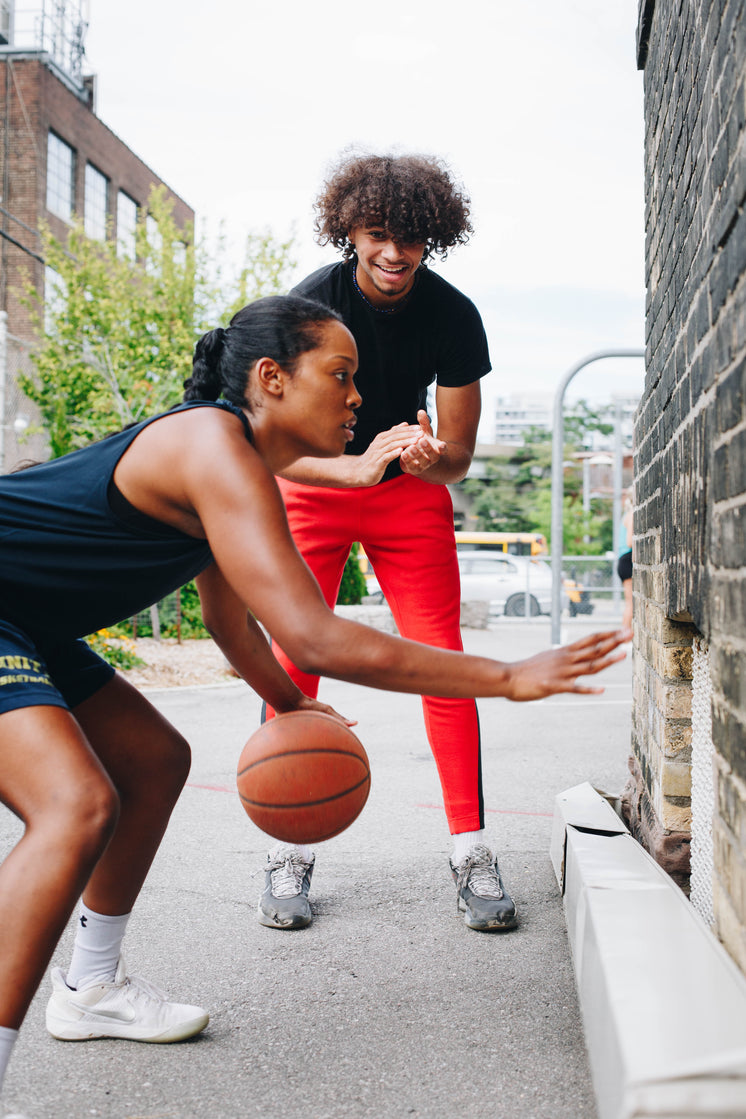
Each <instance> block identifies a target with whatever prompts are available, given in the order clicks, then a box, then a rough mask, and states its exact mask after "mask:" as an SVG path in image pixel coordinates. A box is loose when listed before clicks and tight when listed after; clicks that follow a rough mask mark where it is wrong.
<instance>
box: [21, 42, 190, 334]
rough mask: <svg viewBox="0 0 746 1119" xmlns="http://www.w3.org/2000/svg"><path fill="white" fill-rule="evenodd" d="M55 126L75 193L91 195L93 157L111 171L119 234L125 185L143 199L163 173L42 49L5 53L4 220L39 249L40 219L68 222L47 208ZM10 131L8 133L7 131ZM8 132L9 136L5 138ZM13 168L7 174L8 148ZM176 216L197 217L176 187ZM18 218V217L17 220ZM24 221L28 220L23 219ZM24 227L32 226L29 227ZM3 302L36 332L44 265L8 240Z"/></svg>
mask: <svg viewBox="0 0 746 1119" xmlns="http://www.w3.org/2000/svg"><path fill="white" fill-rule="evenodd" d="M50 129H52V130H53V131H54V132H56V133H57V134H58V135H59V136H60V137H61V138H62V139H63V140H64V141H65V142H66V143H67V144H69V145H70V147H71V148H73V150H74V151H75V153H76V160H75V199H76V205H77V208H78V209H80V208H81V207H82V202H83V199H84V177H85V167H86V163H87V162H91V163H93V164H94V165H95V167H96V168H97V169H98V170H99V171H101V172H102V173H103V174H104V175H106V177H107V178H108V179H109V184H110V187H109V209H110V216H111V219H112V222H113V232H114V235H116V200H117V193H118V191H120V190H122V191H124V192H125V193H126V194H128V195H129V196H130V198H132V199H133V200H134V201H135V202H137V203H138V204H139V205H140V206H142V207H144V206H145V204H146V202H147V200H148V196H149V194H150V191H151V188H152V187H153V186H157V185H160V184H161V182H162V180H161V179H159V178H158V176H157V175H156V174H155V173H154V172H153V171H151V169H150V168H149V167H147V166H146V164H145V163H143V161H142V160H141V159H139V158H138V156H136V155H135V154H134V152H132V151H130V149H129V148H128V147H127V145H126V144H125V143H123V142H122V140H120V139H119V137H118V136H116V135H115V134H114V133H113V132H112V131H111V129H109V128H107V126H106V125H105V124H104V123H103V121H101V120H99V118H98V117H97V116H96V115H95V114H94V113H93V111H92V110H91V107H90V98H89V97H88V95H87V94H83V93H81V95H80V96H78V95H76V93H75V92H74V91H73V89H72V88H70V87H68V85H67V84H65V82H63V81H62V80H61V79H60V77H58V75H57V73H56V71H55V70H53V69H52V68H50V67H49V66H48V65H47V64H46V63H45V61H44V56H43V55H41V54H40V53H39V52H28V53H22V52H19V53H17V54H13V55H3V56H2V57H0V184H2V183H5V189H4V196H3V201H2V203H1V204H2V207H3V209H4V210H6V211H9V213H10V214H11V215H12V217H10V218H8V217H7V215H2V214H0V219H2V220H1V222H0V224H2V228H3V230H4V231H6V232H7V233H9V234H10V235H11V236H12V237H14V238H15V239H16V240H19V241H22V242H23V244H24V245H26V247H27V248H29V249H31V250H32V251H33V252H36V253H38V252H39V239H38V236H36V234H35V233H34V232H32V231H34V230H36V229H37V227H38V223H39V221H40V220H41V219H44V220H46V221H47V222H48V224H49V226H50V228H51V229H52V232H53V233H54V234H55V235H56V236H64V234H65V229H66V224H65V222H64V221H61V220H60V219H59V218H57V217H56V216H55V215H54V214H50V213H49V212H48V211H47V209H46V204H45V202H46V159H47V134H48V132H49V130H50ZM6 134H7V136H6ZM6 139H7V143H6ZM6 152H7V153H8V155H7V159H8V175H7V178H6V177H5V174H4V172H5V153H6ZM169 195H170V197H171V198H172V200H173V204H174V209H173V214H174V219H175V221H176V222H177V224H178V225H180V226H182V227H183V226H185V225H187V224H188V223H191V222H193V221H194V212H193V210H192V209H191V208H190V207H189V206H188V205H187V204H186V202H184V200H183V199H181V198H180V197H179V196H178V195H177V194H175V193H174V192H173V191H169ZM15 219H18V220H15ZM21 223H22V224H21ZM24 226H25V227H30V230H29V229H27V228H24ZM1 248H2V253H3V257H2V264H3V269H2V273H3V274H2V285H3V288H4V290H3V291H2V292H0V296H2V297H3V298H4V301H5V302H4V304H3V298H0V309H6V310H7V311H8V328H9V330H10V331H11V332H12V333H14V334H16V335H18V336H19V337H21V338H28V337H30V334H31V332H30V326H29V321H28V314H27V311H26V310H25V309H24V307H23V305H22V303H21V301H20V292H21V289H22V284H23V281H24V277H28V278H31V279H33V281H34V283H35V285H38V284H39V283H40V282H41V279H42V270H41V265H40V264H39V263H38V262H36V261H34V259H33V257H31V256H29V255H28V253H24V252H23V251H22V250H21V249H19V248H16V247H15V246H13V245H12V243H10V242H8V241H4V244H3V245H2V246H1Z"/></svg>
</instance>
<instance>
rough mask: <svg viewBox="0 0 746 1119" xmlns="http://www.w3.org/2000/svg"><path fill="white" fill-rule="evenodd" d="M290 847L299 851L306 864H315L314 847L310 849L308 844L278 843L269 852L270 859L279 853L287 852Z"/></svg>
mask: <svg viewBox="0 0 746 1119" xmlns="http://www.w3.org/2000/svg"><path fill="white" fill-rule="evenodd" d="M288 847H292V849H293V850H294V851H297V852H298V854H299V855H300V857H301V858H302V859H303V862H304V863H312V862H313V857H314V856H313V847H309V846H308V844H307V843H276V844H275V846H274V847H272V848H271V850H270V852H269V854H270V857H272V856H273V855H276V854H277V852H278V851H281V850H287V848H288Z"/></svg>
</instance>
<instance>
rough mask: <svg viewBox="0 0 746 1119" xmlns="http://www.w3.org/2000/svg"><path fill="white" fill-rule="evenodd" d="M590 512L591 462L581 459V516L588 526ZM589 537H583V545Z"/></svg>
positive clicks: (587, 541) (587, 459) (586, 534)
mask: <svg viewBox="0 0 746 1119" xmlns="http://www.w3.org/2000/svg"><path fill="white" fill-rule="evenodd" d="M590 512H591V460H590V459H589V458H584V459H583V516H584V517H585V523H586V525H587V524H588V519H589V517H590ZM590 540H591V538H590V536H589V535H588V533H587V532H586V533H584V535H583V543H584V544H589V543H590Z"/></svg>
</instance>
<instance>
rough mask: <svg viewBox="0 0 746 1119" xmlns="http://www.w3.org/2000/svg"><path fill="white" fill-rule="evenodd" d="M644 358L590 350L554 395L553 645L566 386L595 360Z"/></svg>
mask: <svg viewBox="0 0 746 1119" xmlns="http://www.w3.org/2000/svg"><path fill="white" fill-rule="evenodd" d="M616 357H636V358H641V357H642V358H644V357H645V351H644V350H599V351H598V352H597V353H593V354H589V355H588V357H584V358H583V360H582V361H579V362H578V363H577V365H573V367H572V369H568V371H567V373H565V375H564V377H563V378H562V380H561V381H560V383H559V385H558V386H557V391H556V393H555V396H554V421H553V425H552V645H559V643H560V614H561V613H562V558H563V557H562V551H563V539H562V530H563V524H562V520H563V508H562V503H563V500H564V477H563V469H562V463H563V461H564V453H565V417H564V412H563V402H564V399H565V392H566V390H567V386H568V385H569V384H570V381H571V380H572V379H573V377H574V376H575V375H576V374H577V373H579V372H580V370H581V369H585V367H586V365H591V364H592V363H593V362H594V361H604V360H605V359H606V358H616Z"/></svg>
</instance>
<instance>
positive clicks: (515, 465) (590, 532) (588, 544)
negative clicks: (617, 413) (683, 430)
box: [460, 400, 614, 555]
mask: <svg viewBox="0 0 746 1119" xmlns="http://www.w3.org/2000/svg"><path fill="white" fill-rule="evenodd" d="M612 412H613V406H612V405H608V406H602V407H600V408H592V407H591V406H590V405H589V404H588V403H587V401H584V400H581V401H579V402H578V403H577V404H576V405H574V407H573V409H572V411H571V412H568V414H567V415H566V416H565V424H564V428H565V446H564V456H563V457H564V461H565V463H568V464H571V465H566V466H565V467H564V470H563V483H564V514H563V537H564V541H563V551H564V552H565V553H568V554H575V555H579V554H581V553H583V552H586V553H588V554H598V553H603V552H605V551H608V550H609V548H610V547H611V539H612V535H613V530H612V522H611V508H610V502H605V503H604V502H600V501H598V500H596V501H595V502H594V507H593V509H592V510H591V512H590V515H587V514H586V513H585V511H584V510H583V479H582V466H581V463H580V460H573V457H572V456H573V454H574V453H575V452H576V451H579V450H586V449H588V448H590V447H591V446H592V444H593V439H594V434H595V433H600V434H602V435H610V434H611V433H612V432H613V430H614V425H613V423H611V422H610V417H611V415H612ZM460 484H461V485H462V486H463V487H464V490H465V491H466V493H467V494H468V495H469V497H470V498H471V500H472V512H473V514H474V515H475V516H476V517H477V529H478V530H479V531H482V532H542V533H543V534H544V535H545V536H546V538H547V540H548V541H549V542H550V548H551V527H552V526H551V520H552V497H551V493H552V433H551V432H549V431H546V430H544V429H543V428H536V427H532V428H529V430H528V431H527V432H526V435H525V438H524V443H523V445H522V446H520V447H515V448H512V449H511V450H510V452H509V453H508V454H505V455H501V456H498V457H496V458H493V459H490V461H489V462H488V463H487V466H486V473H485V476H484V477H483V478H468V479H466V480H465V481H464V482H462V483H460Z"/></svg>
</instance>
